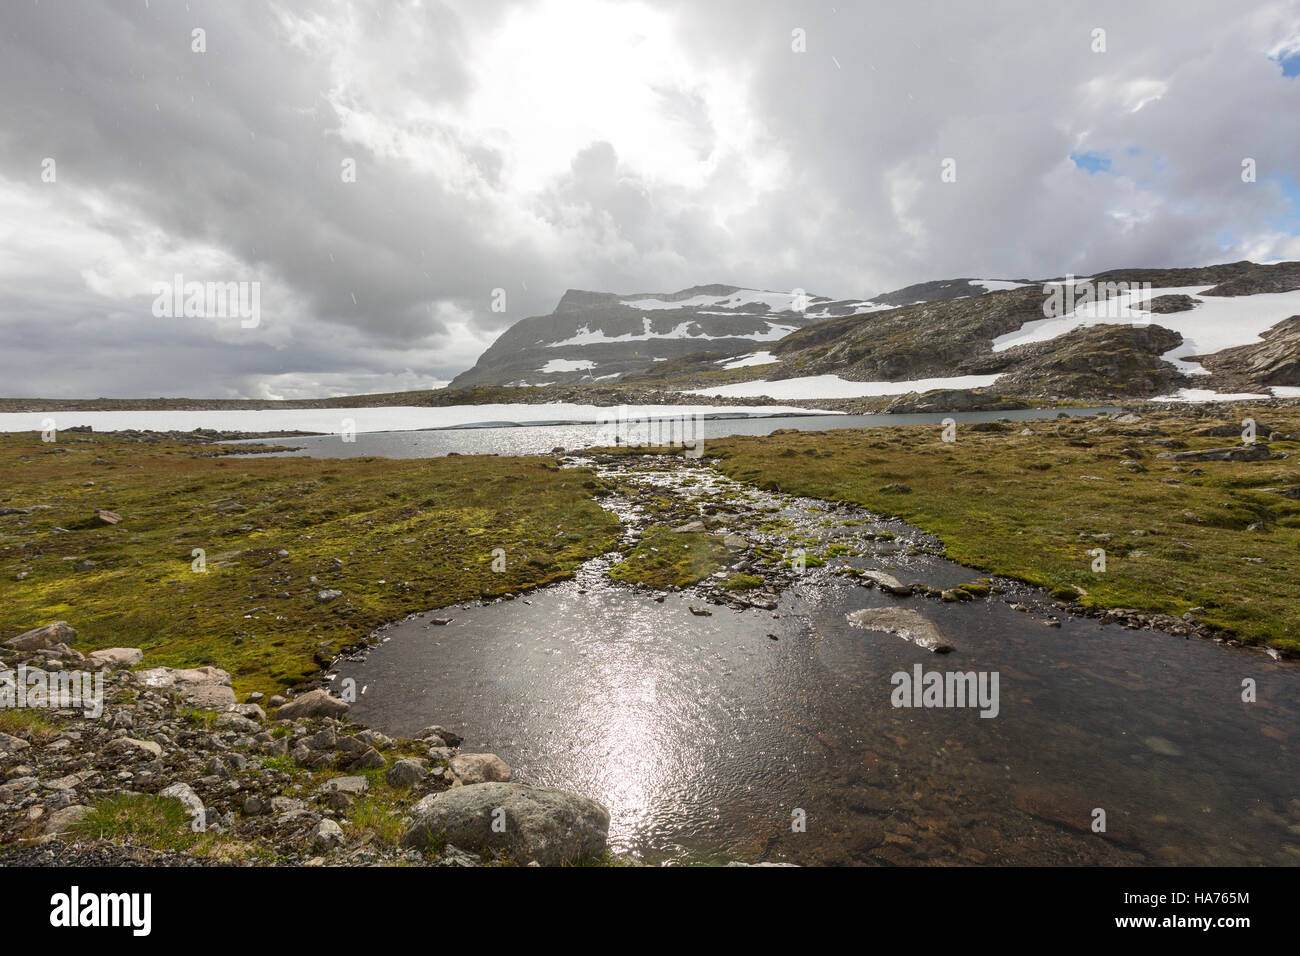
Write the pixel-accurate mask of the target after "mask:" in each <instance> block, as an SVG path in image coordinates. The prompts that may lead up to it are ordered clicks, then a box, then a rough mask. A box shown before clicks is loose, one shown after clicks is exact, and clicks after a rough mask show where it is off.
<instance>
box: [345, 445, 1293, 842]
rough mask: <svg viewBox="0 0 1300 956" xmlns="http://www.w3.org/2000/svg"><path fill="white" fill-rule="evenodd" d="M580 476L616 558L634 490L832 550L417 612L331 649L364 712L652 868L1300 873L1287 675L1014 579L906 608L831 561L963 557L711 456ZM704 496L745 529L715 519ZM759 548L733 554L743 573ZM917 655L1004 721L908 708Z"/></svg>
mask: <svg viewBox="0 0 1300 956" xmlns="http://www.w3.org/2000/svg"><path fill="white" fill-rule="evenodd" d="M570 463H572V464H580V465H589V466H590V465H593V464H594V465H595V466H596V467H597V470H598V472H600V473H601V474H602V476H604V477H606V478H612V477H616V478H617V479H618V481H619V482H620V488H621V489H622V490H621V491H620V492H619V493H618V494H616V495H612V496H610V497H607V498H605V499H603V501H602V503H603V504H605V506H606V507H609V508H611V509H613V510H615V511H616V512H617V513H618V514H619V516H620V518H621V519H622V520H623V521H624V525H625V528H626V529H627V536H626V539H625V541H624V544H623V545H622V546H621V547H622V548H624V549H626V547H628V546H631V544H632V543H634V542H635V540H636V538H637V536H638V535H639V533H640V531H641V530H642V529H643V528H644V527H645V526H647V524H648V523H650V522H651V521H654V520H658V518H659V517H660V516H657V515H653V514H650V513H648V512H647V508H646V502H647V501H650V500H653V499H655V498H661V497H663V496H664V495H673V496H676V498H677V500H678V502H679V504H680V505H681V507H682V508H683V509H684V510H685V511H686V512H687V513H691V512H692V511H698V512H699V513H700V514H701V515H703V516H706V517H708V518H709V520H711V521H715V522H728V523H730V526H731V530H735V531H737V532H739V533H741V534H743V535H744V536H745V537H746V538H747V539H748V540H749V542H750V543H751V545H752V546H753V547H768V548H769V549H770V548H777V549H781V550H783V551H784V550H787V549H788V547H789V545H790V543H791V542H808V541H810V540H815V541H818V542H820V543H821V544H822V546H823V553H829V554H831V555H833V556H832V557H830V558H829V559H828V560H827V563H826V565H825V566H824V567H814V566H809V567H807V568H806V569H804V570H802V572H801V573H796V572H795V571H794V570H782V571H780V572H779V573H778V572H773V571H772V569H770V568H769V569H766V570H765V580H766V582H767V583H766V584H765V585H764V588H763V590H762V591H761V592H760V593H758V594H757V595H756V596H755V597H752V598H746V597H744V596H742V595H736V596H726V595H724V594H722V593H721V592H720V591H719V589H718V588H717V587H716V584H717V582H716V581H710V582H705V587H704V588H703V589H700V588H689V589H686V590H682V591H671V590H670V591H666V592H665V591H659V592H656V591H652V590H648V589H645V588H635V587H629V586H624V585H618V584H614V583H611V582H610V581H609V580H608V579H607V578H606V577H605V570H606V569H607V568H608V567H609V565H610V564H611V562H613V561H615V560H617V559H618V558H619V555H618V554H610V555H605V556H602V557H600V558H597V559H594V560H592V561H589V562H588V563H587V564H585V565H584V566H583V567H582V568H581V569H580V570H579V572H578V574H577V575H576V576H575V578H574V579H572V580H570V581H566V582H563V583H561V584H558V585H554V586H551V587H548V588H544V589H541V590H538V591H535V592H531V593H528V594H525V595H522V596H515V597H514V598H512V599H501V600H496V601H492V602H490V603H471V604H466V605H462V606H457V607H453V608H444V609H440V610H437V611H431V612H429V613H427V614H421V615H416V616H413V617H411V618H409V619H407V620H405V621H403V622H399V623H397V624H394V625H392V626H390V627H388V628H386V629H384V630H383V631H381V632H380V635H379V643H377V644H376V645H374V646H373V647H372V648H370V649H368V650H367V651H366V652H364V653H362V654H359V655H356V656H355V657H353V658H351V659H348V660H344V661H341V662H339V663H338V664H337V666H336V669H335V671H334V675H333V676H334V677H335V679H342V678H353V679H355V680H356V682H357V684H356V686H357V689H358V691H359V699H358V702H357V703H356V704H354V706H353V710H352V713H353V715H354V717H355V718H356V719H357V720H360V721H362V722H364V723H366V724H368V725H370V726H373V727H376V728H378V729H380V730H383V731H385V732H387V733H391V734H411V733H413V732H415V731H417V730H419V729H420V728H421V727H424V726H426V725H428V724H431V723H440V724H443V725H446V726H449V727H451V728H453V729H455V730H457V731H458V732H461V733H463V734H464V736H465V742H464V744H463V745H462V751H464V752H472V751H488V752H492V753H496V754H498V755H499V756H500V757H502V758H503V759H504V760H505V761H506V762H507V763H509V764H510V765H511V767H512V768H513V771H514V776H513V778H512V779H514V780H518V781H522V782H527V783H534V784H539V785H544V786H554V787H559V788H562V789H567V790H573V791H576V792H579V793H582V794H584V795H586V796H589V797H592V798H594V799H596V800H598V801H600V802H601V803H602V804H604V805H605V806H606V807H608V808H609V810H610V813H611V818H612V820H611V827H610V844H611V847H612V848H613V849H614V850H616V851H618V852H623V853H628V854H632V855H634V856H635V857H637V858H639V859H640V860H642V861H644V862H647V863H651V864H667V863H692V862H703V863H720V862H728V861H733V860H735V861H742V862H747V863H753V862H789V863H798V864H886V865H888V864H900V865H901V864H949V863H970V864H1139V865H1140V864H1179V865H1209V864H1218V865H1259V864H1268V865H1296V864H1297V863H1300V796H1298V794H1297V788H1296V781H1297V780H1300V756H1298V755H1297V753H1296V750H1295V734H1294V728H1295V727H1296V726H1297V721H1298V719H1300V668H1297V666H1296V665H1295V664H1293V663H1287V662H1281V661H1275V660H1273V659H1271V658H1270V657H1268V656H1267V655H1265V654H1263V653H1261V652H1259V651H1257V650H1253V649H1248V648H1241V647H1233V646H1225V645H1222V644H1220V643H1217V642H1215V641H1210V640H1205V639H1185V638H1182V637H1175V636H1173V635H1170V634H1165V633H1161V632H1158V631H1152V630H1146V629H1130V628H1126V627H1121V626H1117V625H1114V624H1103V623H1101V622H1100V621H1098V620H1096V619H1093V618H1086V617H1073V616H1071V615H1069V614H1067V613H1064V612H1063V610H1062V609H1061V607H1060V606H1059V605H1056V604H1055V603H1054V602H1052V601H1051V600H1050V598H1049V597H1047V596H1046V595H1045V594H1043V593H1042V592H1039V591H1036V590H1034V589H1031V588H1027V587H1024V586H1021V585H1016V584H1014V583H1012V582H1007V581H996V582H992V583H993V584H994V592H993V593H991V594H989V595H988V596H987V597H981V598H979V599H976V600H970V601H961V602H957V601H951V602H949V601H942V600H939V599H937V598H936V597H934V596H927V595H925V594H911V595H907V596H894V595H892V594H889V593H885V592H884V591H882V590H881V589H879V588H869V587H864V586H863V585H862V583H861V580H862V579H860V578H857V577H854V576H851V575H852V572H851V571H850V572H849V573H848V574H846V573H845V572H846V571H848V569H863V570H867V569H875V570H882V571H885V572H886V573H888V574H890V575H892V576H894V577H896V578H897V579H898V581H900V582H902V583H903V584H904V585H907V584H912V583H914V582H920V583H924V584H925V585H927V586H929V587H931V588H953V587H955V586H958V585H961V584H963V583H964V582H972V581H974V580H975V579H976V578H977V575H978V572H974V571H971V570H970V569H967V568H963V567H961V566H960V565H957V564H954V563H952V562H950V561H947V560H945V559H943V558H941V557H939V556H938V547H937V542H935V541H933V540H932V539H930V538H928V537H927V536H926V535H924V534H922V533H921V532H919V531H917V530H916V529H914V528H911V527H909V526H907V525H905V524H903V523H901V522H897V521H884V520H881V519H879V518H877V517H874V516H871V515H868V514H866V513H864V512H862V511H861V510H859V509H855V508H852V507H848V506H844V505H843V504H832V503H827V502H821V501H815V500H811V499H800V498H793V497H789V496H784V495H780V494H775V493H768V492H762V491H759V490H757V489H754V488H752V487H750V486H744V485H737V484H735V483H733V482H730V481H729V480H728V479H726V478H723V477H721V476H719V475H717V474H716V473H715V472H712V471H711V470H710V469H708V468H706V467H704V466H702V465H701V466H691V465H685V464H681V463H676V464H671V465H663V464H661V463H654V462H652V461H651V459H650V458H645V459H625V460H623V461H621V462H618V463H615V462H613V461H612V460H610V459H606V460H604V461H593V460H591V459H576V460H571V462H570ZM718 502H727V503H737V502H739V503H742V504H743V506H744V508H745V509H748V510H747V512H746V513H747V515H748V517H747V518H744V519H740V518H737V517H736V516H735V515H728V514H726V513H725V512H724V513H721V514H713V515H710V512H711V511H716V510H717V509H715V508H712V507H711V503H712V504H716V503H718ZM759 519H762V520H759ZM722 530H725V529H720V532H719V533H722ZM748 553H749V552H743V553H741V554H738V555H737V560H738V563H737V567H740V568H743V569H746V570H755V568H754V567H753V565H754V561H753V560H752V559H750V558H746V557H745V554H748ZM768 572H771V573H768ZM719 573H720V574H725V572H719ZM710 585H713V586H710ZM883 607H894V608H903V609H910V610H912V611H916V612H918V613H920V614H921V615H922V616H923V617H924V618H926V619H927V620H928V621H930V622H931V623H933V624H934V625H937V626H938V628H939V629H940V630H941V631H942V632H943V634H944V636H945V637H946V639H947V641H948V642H949V643H950V644H951V645H952V646H953V650H952V652H951V653H948V654H942V655H939V654H933V653H931V652H929V651H927V650H925V649H923V648H922V647H920V646H918V645H917V644H915V643H912V642H911V641H909V640H907V639H905V638H904V637H902V636H899V635H898V634H896V633H890V632H886V631H875V630H866V629H863V628H860V627H854V626H851V625H850V624H849V623H848V621H847V615H848V614H850V613H851V612H854V611H858V610H861V609H863V608H883ZM703 612H707V614H706V613H703ZM448 618H450V621H449V622H448V623H436V621H443V620H446V619H448ZM917 665H920V667H921V668H922V671H923V672H924V671H934V670H937V671H940V672H974V673H976V674H980V673H983V674H985V675H989V674H996V675H997V680H998V685H997V687H998V695H997V707H996V711H997V712H996V716H990V717H982V716H981V715H980V710H979V709H977V708H975V707H897V706H895V702H896V698H895V683H894V675H896V674H899V673H905V674H909V675H911V674H914V673H915V670H914V669H915V668H916V666H917ZM1245 679H1250V680H1252V681H1254V683H1255V687H1256V694H1257V699H1256V701H1255V702H1252V703H1247V702H1244V701H1243V699H1242V688H1243V680H1245ZM1099 811H1101V812H1103V813H1104V830H1099V829H1098V824H1099V823H1100V822H1101V820H1100V817H1099Z"/></svg>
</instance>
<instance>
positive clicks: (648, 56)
mask: <svg viewBox="0 0 1300 956" xmlns="http://www.w3.org/2000/svg"><path fill="white" fill-rule="evenodd" d="M1298 117H1300V0H1268V2H1257V0H1217V2H1206V0H1148V2H1143V3H1141V4H1136V3H1132V2H1131V0H1124V2H1115V3H1110V2H1088V3H1074V2H1062V3H1051V4H1045V3H1042V2H1041V0H1034V2H1019V0H999V2H998V3H996V4H966V3H956V2H937V0H936V2H927V0H906V2H904V0H898V2H887V3H871V4H851V3H845V2H843V0H840V2H839V3H836V4H831V3H818V2H800V3H783V2H763V0H710V2H707V3H705V2H701V0H693V2H687V0H682V2H677V0H663V2H603V0H520V2H496V0H472V2H464V3H461V2H452V3H442V2H436V0H422V2H414V0H411V2H398V0H372V2H366V3H360V2H358V3H349V2H335V0H293V2H292V3H290V2H283V3H277V2H252V0H247V2H245V0H221V2H215V0H212V2H209V0H189V2H180V0H118V2H114V3H90V2H84V3H83V2H76V0H68V2H55V0H40V2H34V0H7V2H6V3H5V4H4V5H3V6H2V7H0V396H10V397H13V396H40V397H57V398H65V397H97V396H109V397H155V396H202V397H245V398H306V397H314V396H322V395H340V394H353V393H360V392H377V391H396V390H405V389H420V388H430V387H437V386H438V385H439V384H440V383H443V382H445V381H446V380H448V379H450V378H451V377H452V376H454V375H455V374H456V373H457V372H459V371H461V370H463V369H465V368H468V367H469V366H471V365H473V364H474V361H475V360H476V359H477V357H478V355H479V354H480V353H481V352H482V351H483V349H485V348H486V347H487V346H488V345H489V344H490V343H491V342H492V340H493V339H494V338H495V337H496V336H497V335H498V334H499V333H500V332H501V331H503V330H504V329H505V328H507V327H509V326H510V325H511V324H512V323H514V322H516V321H518V320H519V319H521V318H524V317H526V316H530V315H538V314H545V313H549V312H550V311H551V310H552V309H553V308H554V306H555V304H556V302H557V301H558V299H559V297H560V296H561V295H562V294H563V292H564V291H565V290H566V289H568V288H578V289H590V290H598V291H607V292H618V293H637V292H670V291H675V290H678V289H681V288H685V287H688V286H692V285H699V284H706V283H727V284H733V285H740V286H748V287H755V288H762V289H770V290H774V291H789V290H793V289H795V288H801V289H806V290H808V291H809V292H810V293H812V294H817V295H827V296H831V297H835V298H848V297H868V296H870V295H871V294H873V293H879V292H884V291H888V290H891V289H895V288H899V287H901V286H904V285H908V284H911V283H913V282H922V281H926V280H930V279H940V278H953V277H982V278H1011V279H1016V278H1028V279H1034V278H1046V277H1051V276H1059V275H1064V274H1066V273H1074V274H1078V275H1087V274H1090V273H1092V272H1095V271H1100V270H1103V269H1111V268H1119V267H1126V266H1131V267H1148V266H1149V267H1155V266H1190V265H1204V264H1209V263H1215V262H1232V261H1237V260H1240V259H1251V260H1254V261H1271V260H1277V259H1300V185H1298V184H1300V169H1298V168H1297V167H1298V166H1300V122H1298V121H1297V118H1298ZM194 283H197V284H199V288H200V289H201V290H203V291H204V296H203V297H199V298H194V299H193V301H192V303H191V308H190V309H186V307H185V306H186V304H187V300H190V299H191V296H190V290H192V289H193V288H194V286H193V285H190V286H189V289H187V288H186V285H187V284H194ZM206 284H213V285H214V286H217V285H219V286H220V287H221V288H222V289H225V288H227V284H235V285H232V286H230V287H229V288H230V290H231V292H232V293H237V295H235V296H234V297H233V298H231V299H230V300H229V301H228V302H227V303H226V306H227V307H226V308H222V307H221V302H220V301H219V300H217V299H215V298H213V296H214V294H215V293H213V292H211V291H210V290H207V286H206ZM177 285H179V286H180V287H181V291H180V295H179V297H177V296H174V295H173V294H172V293H171V291H170V290H171V289H172V288H173V287H175V286H177ZM163 290H168V291H167V292H166V293H164V291H163ZM241 295H242V296H243V298H242V299H240V298H239V296H241ZM237 305H242V306H243V307H244V308H243V309H242V310H241V309H239V308H236V307H235V306H237ZM187 313H188V314H187Z"/></svg>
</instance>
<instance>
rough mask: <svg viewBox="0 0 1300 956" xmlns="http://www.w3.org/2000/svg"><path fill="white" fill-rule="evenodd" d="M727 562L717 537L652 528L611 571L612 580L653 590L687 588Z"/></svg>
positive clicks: (726, 556) (720, 541)
mask: <svg viewBox="0 0 1300 956" xmlns="http://www.w3.org/2000/svg"><path fill="white" fill-rule="evenodd" d="M727 558H728V552H727V549H726V548H725V547H723V544H722V539H721V538H719V537H718V536H717V535H712V534H707V533H705V532H693V531H686V532H675V531H673V530H672V529H670V528H667V527H658V528H651V529H650V530H648V531H647V532H646V533H645V534H644V535H643V536H642V537H641V540H640V541H638V542H637V544H636V547H634V548H633V549H632V550H631V551H630V552H629V553H628V555H627V557H626V558H624V560H622V561H620V562H619V563H618V564H616V565H614V566H613V567H612V568H610V569H609V577H610V579H611V580H614V581H620V582H622V583H624V584H641V585H645V586H646V587H652V588H670V587H686V586H687V585H688V584H694V583H695V582H696V581H699V580H701V579H702V578H706V577H708V576H709V575H710V574H712V573H713V572H715V571H717V570H718V569H719V568H721V567H722V566H723V564H724V563H725V562H726V560H727Z"/></svg>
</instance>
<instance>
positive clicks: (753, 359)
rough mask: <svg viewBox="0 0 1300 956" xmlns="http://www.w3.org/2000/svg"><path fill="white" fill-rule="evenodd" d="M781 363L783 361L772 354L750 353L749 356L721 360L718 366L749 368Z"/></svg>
mask: <svg viewBox="0 0 1300 956" xmlns="http://www.w3.org/2000/svg"><path fill="white" fill-rule="evenodd" d="M779 361H781V360H780V359H779V358H777V357H776V356H775V355H773V354H772V353H771V352H750V353H749V354H748V355H742V356H740V357H739V358H734V359H719V360H718V361H717V363H716V364H718V365H722V367H723V368H748V367H749V366H751V365H771V364H772V363H773V362H779ZM724 362H725V363H726V364H725V365H724V364H723V363H724Z"/></svg>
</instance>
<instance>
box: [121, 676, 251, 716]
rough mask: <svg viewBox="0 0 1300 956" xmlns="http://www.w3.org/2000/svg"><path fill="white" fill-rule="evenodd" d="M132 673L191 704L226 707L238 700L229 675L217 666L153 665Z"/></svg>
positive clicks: (157, 688) (194, 705) (214, 708)
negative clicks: (181, 666) (147, 668)
mask: <svg viewBox="0 0 1300 956" xmlns="http://www.w3.org/2000/svg"><path fill="white" fill-rule="evenodd" d="M133 677H134V679H135V680H136V681H137V682H138V683H140V684H141V685H142V686H144V687H148V688H150V689H152V690H157V691H161V692H162V693H165V694H175V695H176V696H177V697H179V698H180V699H181V700H182V701H184V702H185V703H186V704H187V705H189V706H190V707H202V708H207V709H211V710H226V709H227V708H230V707H233V706H234V705H235V704H236V703H237V701H236V700H235V692H234V690H233V689H232V688H231V686H230V675H229V674H228V673H226V672H225V671H223V670H221V669H220V668H217V667H192V668H175V667H154V668H151V669H149V670H143V671H135V672H134V674H133Z"/></svg>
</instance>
